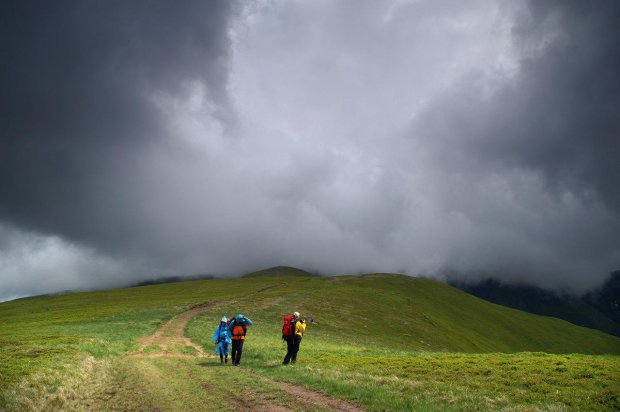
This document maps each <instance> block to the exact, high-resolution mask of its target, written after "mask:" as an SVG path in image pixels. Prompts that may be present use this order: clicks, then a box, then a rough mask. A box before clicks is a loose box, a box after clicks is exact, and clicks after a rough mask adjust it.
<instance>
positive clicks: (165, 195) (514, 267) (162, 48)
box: [0, 1, 620, 295]
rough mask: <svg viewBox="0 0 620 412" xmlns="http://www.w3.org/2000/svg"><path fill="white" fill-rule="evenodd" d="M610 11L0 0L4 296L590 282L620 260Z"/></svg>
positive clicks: (567, 6) (482, 4) (606, 5)
mask: <svg viewBox="0 0 620 412" xmlns="http://www.w3.org/2000/svg"><path fill="white" fill-rule="evenodd" d="M618 14H619V13H618V7H617V6H616V5H615V3H614V2H602V3H600V4H598V5H597V6H595V5H591V4H585V3H580V2H576V3H571V2H560V3H553V2H549V3H544V4H542V3H539V2H533V3H522V2H518V3H511V4H505V3H501V2H494V1H475V2H471V3H468V4H463V3H462V2H441V3H438V2H418V1H412V2H408V1H395V2H391V3H376V2H355V3H349V2H327V1H318V2H281V1H271V2H260V1H259V2H253V3H243V4H237V3H234V2H226V1H221V2H191V1H190V2H186V3H184V4H183V5H182V6H179V5H175V6H172V5H169V4H167V3H165V2H152V3H148V4H146V3H140V4H131V3H126V2H112V3H105V4H100V3H96V2H64V3H55V4H54V5H31V4H27V3H6V4H4V5H3V6H2V21H3V22H4V23H3V25H2V26H1V27H2V28H1V29H0V30H1V31H2V33H0V34H1V35H0V39H1V40H0V42H2V43H1V46H2V50H4V51H5V55H6V56H9V59H8V60H7V61H9V62H10V63H9V64H5V65H3V66H2V67H1V68H0V82H1V83H2V90H3V94H2V98H1V99H0V109H1V110H2V112H3V113H4V114H6V115H3V118H2V120H0V122H1V123H0V129H1V132H2V134H1V136H2V137H0V188H2V189H0V190H1V191H0V222H3V224H4V227H5V228H10V229H5V230H4V232H3V235H2V238H3V239H4V240H0V256H2V259H4V260H3V262H4V267H5V269H6V268H9V269H6V270H5V273H12V274H15V275H10V279H11V282H13V283H12V285H13V286H11V287H12V288H13V289H12V290H13V291H14V292H11V293H12V294H17V293H24V294H25V293H29V292H28V290H32V291H33V293H34V292H35V289H36V293H39V292H40V291H41V290H42V289H41V288H35V287H34V286H32V285H34V284H35V283H36V280H35V279H48V280H49V279H54V280H53V281H52V280H49V283H42V284H45V285H46V288H47V289H49V290H50V291H51V290H56V289H70V288H71V287H66V286H64V285H68V284H72V283H76V284H79V285H84V286H83V287H88V286H89V285H90V286H92V287H104V286H109V285H111V284H115V282H122V281H129V280H131V279H141V278H143V277H144V276H147V275H156V274H161V275H183V274H196V273H215V274H221V275H234V274H239V273H243V272H245V271H250V270H254V269H258V268H261V267H266V266H270V265H275V264H289V265H293V266H300V267H304V268H307V269H311V270H317V271H321V272H323V273H345V272H347V273H350V272H361V271H374V270H377V271H404V272H407V273H411V274H420V273H421V274H427V275H432V276H439V277H441V276H446V275H449V274H452V275H453V274H455V273H456V274H458V276H461V277H477V276H483V275H487V274H491V275H493V276H495V277H498V278H500V279H504V280H507V281H515V282H519V281H520V282H529V283H533V284H537V285H540V286H546V287H551V288H556V289H558V288H567V289H571V290H576V291H583V290H587V289H588V288H592V287H594V286H596V285H597V284H599V283H601V282H602V281H603V280H604V278H605V277H606V276H607V274H608V272H609V271H611V270H612V269H614V268H617V267H618V262H619V261H620V245H619V244H618V241H617V239H615V237H614V234H615V233H618V229H620V227H619V226H620V223H619V221H620V219H619V218H618V214H619V212H620V210H619V207H620V203H619V202H620V199H619V198H618V193H617V191H616V190H615V187H616V186H617V184H618V181H619V180H620V179H619V178H618V176H619V166H618V163H617V161H615V156H614V154H615V153H617V152H618V145H619V143H618V139H616V138H615V137H616V136H617V135H618V120H617V116H614V114H615V111H616V110H615V108H616V107H618V104H617V103H618V96H620V94H618V93H617V92H618V88H619V87H618V86H619V85H618V82H619V80H618V79H620V77H619V76H617V73H618V64H617V63H616V62H617V61H620V59H617V58H616V57H617V54H618V46H617V41H616V39H618V38H620V36H618V33H617V29H616V25H615V24H614V22H615V19H616V18H617V17H618ZM15 239H21V240H19V241H17V240H15ZM24 239H31V240H32V241H25V240H24ZM32 244H36V245H38V246H37V247H33V246H31V245H32ZM50 245H53V246H50ZM36 250H46V251H47V252H46V254H45V256H47V257H46V258H45V259H43V260H41V259H39V260H37V259H38V258H34V257H32V258H31V256H35V255H36V256H38V255H37V253H38V252H36ZM53 255H57V256H58V257H59V258H58V259H56V260H54V259H52V257H51V256H53ZM7 256H11V258H10V260H7V259H8V258H7ZM16 256H18V257H19V258H17V257H16ZM20 259H21V260H20ZM9 261H10V262H11V263H10V265H9V264H7V263H6V262H9ZM43 261H45V262H50V263H49V265H51V266H54V268H55V269H54V273H58V275H54V276H47V275H45V273H44V271H41V270H38V269H35V268H34V267H33V266H32V265H35V263H36V262H43ZM89 261H92V262H93V264H92V267H89V265H88V264H86V262H89ZM64 267H66V268H70V270H68V271H67V272H66V273H73V274H75V275H68V276H66V277H63V276H62V275H61V272H62V268H64ZM56 269H57V271H56ZM27 272H28V273H30V274H31V275H30V277H28V276H22V275H17V274H18V273H27ZM78 273H79V274H78ZM46 276H47V277H46ZM5 279H8V277H7V275H5ZM20 279H21V280H20ZM81 287H82V286H81ZM17 290H19V292H15V291H17ZM0 295H1V294H0ZM5 295H6V293H5Z"/></svg>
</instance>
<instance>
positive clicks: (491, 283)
mask: <svg viewBox="0 0 620 412" xmlns="http://www.w3.org/2000/svg"><path fill="white" fill-rule="evenodd" d="M451 284H452V285H453V286H455V287H457V288H459V289H461V290H463V291H465V292H467V293H470V294H472V295H474V296H477V297H479V298H481V299H484V300H487V301H489V302H493V303H497V304H499V305H503V306H508V307H511V308H515V309H519V310H523V311H526V312H530V313H535V314H538V315H544V316H553V317H556V318H560V319H564V320H566V321H568V322H571V323H573V324H575V325H580V326H585V327H587V328H592V329H598V330H601V331H603V332H605V333H609V334H612V335H615V336H618V337H620V272H616V273H614V274H612V276H611V278H610V279H609V281H608V282H606V283H605V284H604V285H603V286H602V287H601V288H600V289H598V290H596V291H593V292H591V293H589V294H587V295H585V296H583V297H575V296H562V295H558V294H556V293H554V292H551V291H548V290H544V289H540V288H537V287H534V286H527V285H507V284H502V283H500V282H498V281H496V280H493V279H488V280H485V281H481V282H479V283H461V282H452V283H451Z"/></svg>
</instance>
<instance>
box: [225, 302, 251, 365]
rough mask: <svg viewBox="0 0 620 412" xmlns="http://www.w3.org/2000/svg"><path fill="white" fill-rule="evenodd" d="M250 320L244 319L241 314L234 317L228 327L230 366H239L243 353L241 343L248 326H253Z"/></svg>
mask: <svg viewBox="0 0 620 412" xmlns="http://www.w3.org/2000/svg"><path fill="white" fill-rule="evenodd" d="M253 324H254V323H253V322H252V319H250V318H246V317H245V316H243V315H242V314H238V315H237V316H235V318H234V319H233V320H231V321H230V324H229V325H228V330H229V331H230V333H231V335H232V352H231V356H232V364H233V365H234V366H239V362H241V353H242V352H243V342H245V335H246V333H247V331H248V326H249V325H253Z"/></svg>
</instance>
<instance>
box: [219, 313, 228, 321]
mask: <svg viewBox="0 0 620 412" xmlns="http://www.w3.org/2000/svg"><path fill="white" fill-rule="evenodd" d="M221 322H224V323H228V319H227V318H226V315H224V316H222V319H221V320H220V323H221Z"/></svg>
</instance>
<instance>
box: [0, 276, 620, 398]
mask: <svg viewBox="0 0 620 412" xmlns="http://www.w3.org/2000/svg"><path fill="white" fill-rule="evenodd" d="M272 271H273V272H270V271H269V270H267V271H262V272H256V273H255V274H253V276H249V277H244V278H239V279H226V280H223V279H214V280H203V281H193V282H182V283H173V284H164V285H154V286H144V287H134V288H127V289H116V290H109V291H98V292H87V293H77V294H71V295H62V296H47V297H39V298H32V299H25V300H19V301H13V302H5V303H2V304H0V324H2V328H0V393H1V394H2V395H0V409H2V407H3V405H5V406H7V405H8V406H7V407H13V406H15V405H18V406H23V405H24V403H23V402H26V401H25V400H24V399H26V398H28V397H30V398H33V397H34V398H37V397H39V398H42V397H45V398H47V399H52V400H53V402H57V403H58V404H59V405H61V406H62V405H63V402H69V400H66V399H60V400H59V398H58V396H59V395H58V393H60V392H62V391H60V392H59V389H58V388H61V387H66V385H67V382H78V383H74V384H72V385H74V386H75V385H78V386H79V385H81V384H82V385H83V383H79V382H82V381H84V380H85V379H86V378H84V376H90V375H89V373H90V374H92V373H91V372H84V371H85V370H92V367H91V366H89V367H85V366H84V362H85V360H87V359H90V361H89V362H94V363H95V364H97V365H108V368H109V370H110V372H109V374H110V376H111V378H110V379H111V380H110V381H113V379H112V377H114V379H121V378H119V376H121V377H122V376H125V373H129V372H127V371H132V372H131V373H137V372H136V371H140V370H142V369H141V368H146V367H147V366H148V367H149V368H151V369H149V370H150V371H151V372H149V373H151V374H155V372H154V371H157V374H158V375H157V376H160V377H161V379H171V378H170V376H172V375H174V373H171V371H177V370H178V371H181V370H183V371H185V372H186V373H187V374H188V376H194V377H197V378H196V379H202V380H203V383H204V384H205V385H207V384H208V385H215V383H213V382H212V381H211V380H210V379H215V380H216V381H217V379H223V380H224V381H225V382H227V385H228V386H230V385H231V384H232V383H234V382H241V381H239V379H242V378H241V376H240V375H239V374H236V375H234V374H233V372H229V370H230V369H233V368H229V369H226V371H224V370H220V369H218V371H220V372H217V371H216V372H217V374H216V375H213V373H216V372H213V371H212V370H211V369H208V368H205V367H204V366H202V367H201V366H199V365H200V363H197V362H191V361H187V360H184V361H182V362H181V361H178V362H177V361H176V360H153V361H152V363H148V364H147V363H141V364H140V365H142V366H140V367H137V366H136V365H133V364H128V362H131V361H130V360H128V359H129V358H126V357H125V355H126V354H127V353H130V352H132V351H135V350H136V349H137V347H138V343H137V339H138V338H140V337H144V336H147V335H149V334H152V333H153V332H154V331H155V330H156V329H157V327H158V326H160V325H161V324H162V323H164V322H165V321H166V320H167V319H169V318H170V317H171V316H172V315H174V314H175V313H180V312H182V311H184V310H186V309H188V308H189V307H191V306H193V305H196V304H199V303H203V302H212V303H213V306H212V307H211V308H210V309H209V311H207V312H206V313H204V314H202V315H200V316H198V317H197V318H195V319H194V320H192V321H191V322H190V324H189V325H188V327H187V328H186V331H185V333H186V335H187V336H188V337H190V338H191V339H192V340H193V341H194V342H196V343H199V344H200V345H202V346H203V347H204V348H205V350H207V351H212V350H213V348H214V347H213V344H212V343H211V342H210V338H211V334H212V333H213V330H214V328H215V326H216V325H217V321H218V319H219V318H220V317H221V316H222V315H223V314H227V315H229V316H232V315H234V314H236V313H239V312H241V313H243V314H245V315H247V316H249V317H250V318H252V319H253V320H254V323H255V325H254V326H253V327H252V328H251V329H250V331H249V333H248V340H247V342H246V348H245V349H244V360H243V361H242V364H243V368H242V369H243V370H244V372H243V373H244V376H245V378H243V379H246V378H248V376H254V377H255V378H252V379H250V381H257V382H258V381H260V379H267V380H272V381H287V382H293V383H296V384H299V385H303V386H306V387H308V388H311V389H314V390H320V391H322V392H324V393H327V394H329V395H331V396H335V397H341V398H348V399H353V400H355V401H357V402H358V403H359V404H361V405H362V406H364V407H365V408H370V409H393V410H394V409H396V410H398V409H424V408H430V409H435V408H438V407H439V408H442V409H446V408H452V407H454V408H457V409H462V408H483V409H501V408H516V409H523V408H530V409H531V408H545V409H546V408H559V409H562V408H578V409H592V408H593V409H597V408H598V409H609V410H613V409H614V408H617V407H619V406H620V400H619V398H618V393H619V392H620V386H619V384H618V382H620V366H618V365H619V364H620V362H618V361H619V360H620V359H619V358H618V356H612V355H618V354H619V353H620V339H618V338H616V337H613V336H610V335H607V334H604V333H602V332H599V331H595V330H591V329H586V328H582V327H578V326H575V325H572V324H570V323H568V322H565V321H562V320H559V319H554V318H549V317H542V316H537V315H532V314H528V313H525V312H521V311H517V310H514V309H509V308H505V307H502V306H498V305H495V304H492V303H489V302H486V301H483V300H481V299H478V298H476V297H474V296H471V295H468V294H466V293H464V292H462V291H459V290H457V289H455V288H453V287H451V286H448V285H445V284H443V283H439V282H436V281H433V280H429V279H420V278H411V277H406V276H401V275H391V274H373V275H365V276H343V277H318V276H305V275H304V274H303V273H297V274H298V275H299V276H287V275H286V274H283V273H281V272H282V269H281V268H274V269H272ZM272 274H274V275H275V276H271V275H272ZM293 310H298V311H300V312H301V313H302V314H303V315H304V316H308V317H311V318H312V319H313V320H314V322H313V323H310V324H309V326H308V331H307V333H306V337H305V338H304V341H303V342H302V350H301V352H300V357H299V362H298V363H297V365H295V366H294V367H288V368H284V367H281V366H280V362H281V358H282V357H283V356H284V352H285V347H284V345H283V343H282V342H281V340H280V328H281V319H282V316H283V315H284V314H286V313H290V312H292V311H293ZM120 359H123V361H122V362H121V361H120ZM115 362H116V363H115ZM119 362H120V363H119ZM145 362H146V361H145ZM149 362H150V361H149ZM175 362H177V363H175ZM117 364H118V365H122V367H121V366H118V367H112V366H109V365H117ZM76 365H82V366H79V367H78V366H76ZM89 365H90V363H89ZM214 365H215V364H214ZM100 367H103V366H100ZM89 368H90V369H89ZM157 368H159V369H157ZM166 368H169V370H168V369H166ZM78 369H79V370H78ZM49 371H54V373H49ZM121 371H125V372H123V373H121ZM185 372H184V373H185ZM175 373H176V372H175ZM179 373H180V372H179ZM209 374H212V375H209ZM231 374H232V375H231ZM127 376H129V375H127ZM142 378H144V377H142ZM142 378H141V377H136V376H133V377H132V378H131V379H129V378H126V379H127V380H128V381H131V382H134V381H136V380H138V381H139V380H140V379H142ZM158 379H159V378H158ZM243 382H245V381H243ZM265 382H267V381H265ZM174 384H175V385H181V383H179V382H176V381H175V382H174ZM189 384H190V383H187V385H189ZM240 384H241V383H240ZM63 385H64V386H63ZM265 385H268V383H265ZM228 386H226V387H228ZM250 389H251V388H246V390H250ZM179 390H180V391H182V389H179ZM187 391H188V392H187V393H191V392H190V390H189V389H187ZM102 393H110V391H109V390H108V391H107V392H105V390H104V389H102ZM114 393H117V392H114ZM118 393H119V394H118V395H115V396H131V395H130V394H128V393H125V395H122V393H123V392H122V391H118ZM200 393H202V392H200ZM57 395H58V396H57ZM106 396H108V395H106ZM162 396H163V395H162ZM196 396H198V397H200V396H203V395H199V394H197V395H196ZM162 399H163V398H162ZM194 400H195V399H194ZM50 402H51V401H50ZM162 402H163V401H162ZM173 409H174V408H173Z"/></svg>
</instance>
